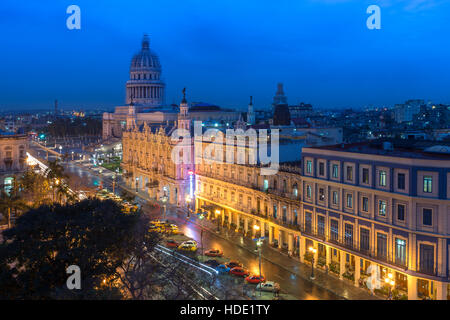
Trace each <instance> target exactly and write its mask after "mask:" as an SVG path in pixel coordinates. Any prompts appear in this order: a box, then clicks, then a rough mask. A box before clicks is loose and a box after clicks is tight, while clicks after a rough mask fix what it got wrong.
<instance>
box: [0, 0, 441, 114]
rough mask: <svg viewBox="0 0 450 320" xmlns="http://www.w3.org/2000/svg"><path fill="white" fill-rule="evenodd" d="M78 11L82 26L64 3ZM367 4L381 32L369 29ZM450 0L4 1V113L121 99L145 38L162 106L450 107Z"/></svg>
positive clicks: (0, 57)
mask: <svg viewBox="0 0 450 320" xmlns="http://www.w3.org/2000/svg"><path fill="white" fill-rule="evenodd" d="M71 4H76V5H78V6H79V7H80V8H81V30H68V29H67V28H66V19H67V17H68V16H69V15H68V14H66V8H67V7H68V6H69V5H71ZM370 4H377V5H379V6H380V7H381V30H369V29H367V27H366V20H367V18H368V16H369V15H368V14H367V13H366V9H367V7H368V6H369V5H370ZM449 21H450V1H448V0H445V1H444V0H370V1H365V0H296V1H286V0H276V1H275V0H271V1H267V0H257V1H253V0H240V1H238V0H236V1H235V0H221V1H217V0H201V1H200V0H197V1H195V0H178V1H174V0H164V1H163V0H159V1H154V0H140V1H137V0H126V1H125V0H123V1H119V0H117V1H113V0H95V1H93V0H71V1H65V0H52V1H50V0H47V1H46V0H40V1H35V0H34V1H31V0H27V1H24V0H22V1H17V0H1V2H0V75H1V77H0V110H1V111H5V110H9V109H17V108H46V107H48V108H52V104H53V101H54V99H58V100H59V102H60V105H61V106H63V107H82V108H90V107H96V106H102V107H113V106H115V105H121V104H123V103H124V99H125V89H124V86H125V82H126V80H127V79H128V69H129V62H130V59H131V57H132V55H133V54H134V53H136V52H137V51H138V50H139V49H140V45H141V44H140V43H141V38H142V35H143V34H144V33H148V34H149V35H150V46H151V48H152V49H153V50H154V51H155V52H156V53H157V54H158V55H159V57H160V61H161V64H162V67H163V78H164V79H165V81H166V85H167V90H166V102H167V103H173V102H176V103H178V102H179V101H180V99H181V90H182V88H183V87H187V93H188V98H189V100H190V101H204V102H210V103H216V104H219V105H221V106H224V107H234V108H245V107H246V105H247V103H248V99H249V98H248V96H250V95H253V96H254V101H255V105H256V108H262V107H266V106H268V105H270V103H271V101H272V97H273V95H274V93H275V91H276V84H277V82H283V83H284V85H285V92H286V95H287V96H288V102H289V103H290V104H295V103H298V102H300V101H304V102H309V103H312V104H313V105H314V106H317V107H324V108H325V107H338V108H342V107H361V106H366V105H374V106H389V105H393V104H395V103H401V102H403V101H404V100H406V99H410V98H422V99H427V100H428V99H429V100H432V101H435V102H443V103H450V63H449V59H450V23H449Z"/></svg>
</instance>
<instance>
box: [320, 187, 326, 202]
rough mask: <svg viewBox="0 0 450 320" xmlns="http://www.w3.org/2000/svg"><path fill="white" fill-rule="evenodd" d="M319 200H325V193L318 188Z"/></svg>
mask: <svg viewBox="0 0 450 320" xmlns="http://www.w3.org/2000/svg"><path fill="white" fill-rule="evenodd" d="M319 200H320V201H323V200H325V191H324V189H323V188H320V189H319Z"/></svg>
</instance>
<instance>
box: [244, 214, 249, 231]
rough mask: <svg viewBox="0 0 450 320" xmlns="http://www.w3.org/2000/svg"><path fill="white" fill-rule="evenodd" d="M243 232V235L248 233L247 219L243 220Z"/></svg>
mask: <svg viewBox="0 0 450 320" xmlns="http://www.w3.org/2000/svg"><path fill="white" fill-rule="evenodd" d="M244 232H245V234H247V232H248V218H244Z"/></svg>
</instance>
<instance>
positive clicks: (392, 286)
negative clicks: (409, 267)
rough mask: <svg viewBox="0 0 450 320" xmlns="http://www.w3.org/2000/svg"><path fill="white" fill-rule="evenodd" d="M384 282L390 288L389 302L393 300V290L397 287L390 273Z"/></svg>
mask: <svg viewBox="0 0 450 320" xmlns="http://www.w3.org/2000/svg"><path fill="white" fill-rule="evenodd" d="M384 282H386V284H387V285H388V288H389V294H388V300H392V288H394V286H395V281H394V275H393V274H392V273H390V272H389V273H388V275H387V277H386V278H385V279H384Z"/></svg>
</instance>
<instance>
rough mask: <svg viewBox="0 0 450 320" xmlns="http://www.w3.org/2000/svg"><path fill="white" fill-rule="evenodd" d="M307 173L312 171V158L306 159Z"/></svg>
mask: <svg viewBox="0 0 450 320" xmlns="http://www.w3.org/2000/svg"><path fill="white" fill-rule="evenodd" d="M306 173H312V161H311V160H307V161H306Z"/></svg>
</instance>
